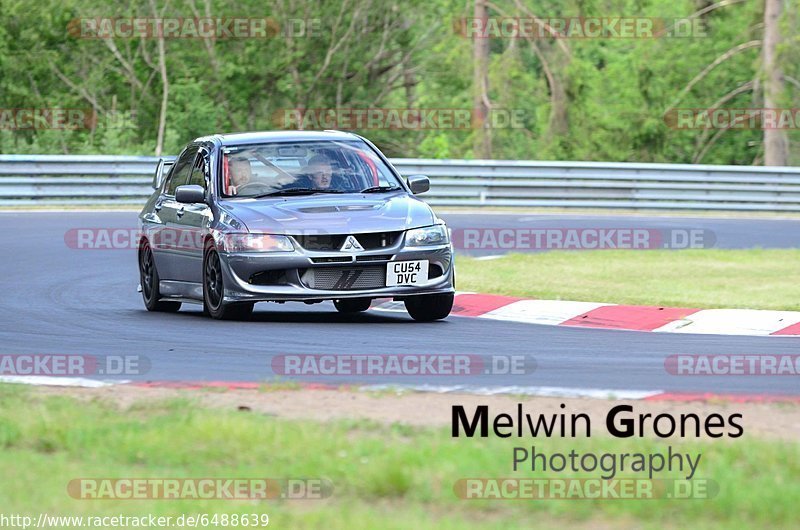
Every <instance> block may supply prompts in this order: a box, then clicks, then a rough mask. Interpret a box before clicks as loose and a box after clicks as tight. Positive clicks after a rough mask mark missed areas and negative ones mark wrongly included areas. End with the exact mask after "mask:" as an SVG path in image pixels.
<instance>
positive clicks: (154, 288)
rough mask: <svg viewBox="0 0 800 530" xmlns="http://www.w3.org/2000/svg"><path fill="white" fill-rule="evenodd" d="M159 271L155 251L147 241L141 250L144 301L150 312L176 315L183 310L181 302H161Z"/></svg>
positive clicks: (140, 264) (140, 263)
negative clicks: (175, 313)
mask: <svg viewBox="0 0 800 530" xmlns="http://www.w3.org/2000/svg"><path fill="white" fill-rule="evenodd" d="M158 282H159V277H158V270H157V269H156V260H155V258H154V257H153V250H152V249H151V248H150V244H149V243H148V242H147V241H144V242H143V243H142V248H141V249H139V283H140V285H141V286H142V300H143V301H144V306H145V307H146V308H147V310H148V311H157V312H162V313H174V312H176V311H178V310H179V309H180V308H181V303H180V302H167V301H164V300H161V290H160V289H159V284H158Z"/></svg>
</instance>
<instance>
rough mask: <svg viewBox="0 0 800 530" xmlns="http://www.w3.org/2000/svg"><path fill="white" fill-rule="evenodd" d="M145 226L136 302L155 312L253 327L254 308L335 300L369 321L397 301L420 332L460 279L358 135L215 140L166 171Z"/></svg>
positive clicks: (444, 241) (390, 171)
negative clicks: (194, 308) (188, 313)
mask: <svg viewBox="0 0 800 530" xmlns="http://www.w3.org/2000/svg"><path fill="white" fill-rule="evenodd" d="M153 187H154V188H155V192H154V193H153V194H152V196H151V197H150V198H149V199H148V201H147V204H146V205H145V206H144V208H143V209H142V211H141V213H140V214H139V220H140V229H141V230H140V233H141V240H140V241H139V253H138V255H139V273H140V281H141V284H140V289H141V292H142V297H143V299H144V304H145V306H146V307H147V309H148V310H150V311H177V310H178V309H180V307H181V303H183V302H191V303H202V304H203V307H204V310H205V312H206V313H207V314H209V315H211V316H212V317H213V318H218V319H244V318H247V317H249V315H250V314H251V312H252V311H253V305H254V304H255V302H267V301H268V302H280V303H282V302H286V301H302V302H306V303H316V302H322V301H324V300H332V301H333V303H334V305H335V307H336V309H337V310H339V311H341V312H345V313H353V312H359V311H366V310H367V309H368V308H369V306H370V304H371V302H372V300H373V299H375V298H393V299H394V300H402V301H404V303H405V307H406V309H407V311H408V313H409V314H410V315H411V317H412V318H414V319H415V320H420V321H432V320H438V319H442V318H445V317H446V316H447V315H448V314H450V310H451V309H452V306H453V296H454V287H455V271H454V268H453V248H452V245H451V243H450V238H449V234H448V230H447V227H446V226H445V224H444V222H443V221H442V220H441V219H439V218H438V217H437V216H436V214H435V213H434V212H433V210H431V208H430V207H429V206H428V205H427V204H425V203H424V202H423V201H421V200H420V199H418V198H417V197H415V196H414V195H416V194H419V193H423V192H425V191H428V189H429V188H430V183H429V180H428V178H427V177H425V176H421V175H416V176H409V177H407V178H405V179H403V178H401V176H400V175H399V173H398V172H397V171H396V170H395V169H394V168H393V167H392V165H391V164H390V163H389V161H388V160H387V159H386V157H384V156H383V154H382V153H381V152H380V151H379V150H378V149H377V148H376V147H375V146H374V145H373V144H372V143H370V142H369V141H368V140H366V139H364V138H362V137H360V136H358V135H355V134H350V133H344V132H338V131H325V132H305V131H293V132H258V133H243V134H226V135H213V136H207V137H203V138H198V139H197V140H195V141H194V142H192V143H190V144H189V145H187V146H186V148H185V149H184V150H183V151H182V152H181V153H180V155H178V157H177V159H176V160H175V162H174V163H171V162H167V161H162V163H160V164H159V166H158V169H157V170H156V174H155V176H154V178H153Z"/></svg>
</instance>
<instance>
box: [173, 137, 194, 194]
mask: <svg viewBox="0 0 800 530" xmlns="http://www.w3.org/2000/svg"><path fill="white" fill-rule="evenodd" d="M196 154H197V148H196V147H190V148H189V149H187V150H186V151H184V152H183V154H182V155H181V157H180V158H179V159H178V161H177V162H175V167H173V168H172V173H170V177H169V182H168V183H167V188H166V190H165V193H166V194H167V195H175V188H177V187H178V186H182V185H184V184H186V181H187V180H188V179H189V172H190V171H191V170H192V164H193V163H194V158H195V155H196Z"/></svg>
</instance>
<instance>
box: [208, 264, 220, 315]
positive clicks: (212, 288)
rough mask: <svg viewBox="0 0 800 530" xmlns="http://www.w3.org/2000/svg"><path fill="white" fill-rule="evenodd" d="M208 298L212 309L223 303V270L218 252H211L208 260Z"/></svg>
mask: <svg viewBox="0 0 800 530" xmlns="http://www.w3.org/2000/svg"><path fill="white" fill-rule="evenodd" d="M206 296H207V297H208V304H209V305H210V306H211V307H213V308H217V307H219V304H220V302H221V301H222V270H221V269H220V264H219V256H218V255H217V253H216V252H211V253H210V254H209V255H208V258H206Z"/></svg>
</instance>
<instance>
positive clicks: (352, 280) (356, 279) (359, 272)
mask: <svg viewBox="0 0 800 530" xmlns="http://www.w3.org/2000/svg"><path fill="white" fill-rule="evenodd" d="M300 280H301V281H302V282H303V284H305V285H306V286H308V287H310V288H311V289H324V290H328V291H349V290H357V289H377V288H380V287H386V269H385V268H384V267H324V268H318V269H307V270H306V271H305V272H304V273H303V274H302V276H301V277H300Z"/></svg>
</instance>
